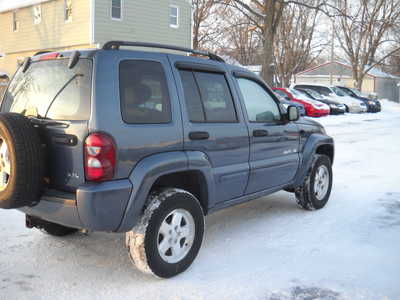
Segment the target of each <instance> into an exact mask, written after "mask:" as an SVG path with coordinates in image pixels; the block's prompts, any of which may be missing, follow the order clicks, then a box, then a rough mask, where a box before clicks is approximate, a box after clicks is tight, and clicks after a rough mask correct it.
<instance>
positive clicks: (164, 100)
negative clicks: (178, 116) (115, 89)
mask: <svg viewBox="0 0 400 300" xmlns="http://www.w3.org/2000/svg"><path fill="white" fill-rule="evenodd" d="M119 86H120V95H121V111H122V119H123V120H124V122H126V123H129V124H159V123H169V122H171V104H170V97H169V93H168V85H167V80H166V77H165V73H164V69H163V67H162V65H161V63H159V62H155V61H145V60H124V61H122V62H121V63H120V66H119Z"/></svg>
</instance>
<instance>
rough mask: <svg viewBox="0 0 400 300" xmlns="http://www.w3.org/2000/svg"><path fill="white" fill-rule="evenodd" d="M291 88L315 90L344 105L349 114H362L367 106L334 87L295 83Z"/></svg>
mask: <svg viewBox="0 0 400 300" xmlns="http://www.w3.org/2000/svg"><path fill="white" fill-rule="evenodd" d="M291 87H292V88H295V89H298V88H299V89H312V90H316V91H317V92H319V93H320V94H321V95H323V96H327V97H329V98H331V100H333V101H336V102H339V103H342V104H344V105H346V108H347V112H350V113H363V112H366V111H367V106H366V105H365V103H364V102H363V101H361V100H358V99H354V98H352V97H350V96H347V95H346V94H345V93H344V92H342V91H341V90H340V89H338V88H336V87H335V86H329V85H323V84H316V83H310V84H306V83H299V84H297V83H295V84H292V85H291Z"/></svg>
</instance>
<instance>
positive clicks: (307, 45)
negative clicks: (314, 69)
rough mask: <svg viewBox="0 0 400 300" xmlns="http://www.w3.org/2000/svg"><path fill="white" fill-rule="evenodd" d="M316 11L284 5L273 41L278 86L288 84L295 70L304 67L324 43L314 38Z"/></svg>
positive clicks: (315, 57) (316, 56)
mask: <svg viewBox="0 0 400 300" xmlns="http://www.w3.org/2000/svg"><path fill="white" fill-rule="evenodd" d="M318 15H319V11H318V10H310V9H308V8H307V7H305V6H297V5H287V6H286V7H285V9H284V11H283V15H282V20H281V22H280V24H279V26H278V30H277V33H276V38H275V44H274V58H275V65H276V73H277V76H278V78H279V82H280V84H281V85H282V86H288V85H289V83H290V80H291V78H292V77H293V75H294V74H295V73H297V72H300V71H302V70H305V69H306V68H308V67H309V66H310V65H311V64H312V63H313V62H314V61H315V60H316V59H317V58H318V57H319V55H320V54H321V52H322V50H323V49H324V47H325V46H326V44H323V42H322V41H321V40H320V39H315V38H314V37H315V32H316V26H315V25H316V22H317V20H318Z"/></svg>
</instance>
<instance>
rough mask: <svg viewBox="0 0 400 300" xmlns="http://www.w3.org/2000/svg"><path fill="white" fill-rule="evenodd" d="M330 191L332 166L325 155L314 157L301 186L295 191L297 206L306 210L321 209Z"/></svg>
mask: <svg viewBox="0 0 400 300" xmlns="http://www.w3.org/2000/svg"><path fill="white" fill-rule="evenodd" d="M331 189H332V164H331V160H330V159H329V157H328V156H326V155H315V157H314V160H313V163H312V167H311V169H310V171H309V172H308V174H307V176H306V178H305V179H304V182H303V184H302V185H301V186H300V187H297V188H296V190H295V195H296V200H297V204H299V206H300V207H302V208H304V209H307V210H315V209H320V208H323V207H324V206H325V205H326V203H327V202H328V200H329V196H330V194H331Z"/></svg>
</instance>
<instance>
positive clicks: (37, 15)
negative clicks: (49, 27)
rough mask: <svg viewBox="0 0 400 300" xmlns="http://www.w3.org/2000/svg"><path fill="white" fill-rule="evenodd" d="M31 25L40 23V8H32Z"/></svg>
mask: <svg viewBox="0 0 400 300" xmlns="http://www.w3.org/2000/svg"><path fill="white" fill-rule="evenodd" d="M32 15H33V24H39V23H40V22H42V7H41V6H40V4H39V5H34V6H32Z"/></svg>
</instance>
